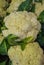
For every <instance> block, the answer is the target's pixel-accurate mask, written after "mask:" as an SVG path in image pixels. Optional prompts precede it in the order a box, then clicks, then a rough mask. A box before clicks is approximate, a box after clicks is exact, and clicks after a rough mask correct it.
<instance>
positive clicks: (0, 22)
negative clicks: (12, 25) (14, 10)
mask: <svg viewBox="0 0 44 65" xmlns="http://www.w3.org/2000/svg"><path fill="white" fill-rule="evenodd" d="M3 20H4V17H1V16H0V33H1V32H2V30H4V29H7V28H6V26H5V23H4V21H3Z"/></svg>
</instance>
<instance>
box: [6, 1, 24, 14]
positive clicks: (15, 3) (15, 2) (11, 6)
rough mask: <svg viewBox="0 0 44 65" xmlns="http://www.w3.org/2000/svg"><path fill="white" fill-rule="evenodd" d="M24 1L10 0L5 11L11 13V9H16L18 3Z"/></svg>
mask: <svg viewBox="0 0 44 65" xmlns="http://www.w3.org/2000/svg"><path fill="white" fill-rule="evenodd" d="M24 1H25V0H12V1H11V3H10V6H9V8H8V9H7V12H9V13H11V12H13V11H16V10H17V9H18V7H19V5H20V4H21V3H22V2H24Z"/></svg>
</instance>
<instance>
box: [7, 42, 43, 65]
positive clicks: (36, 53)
mask: <svg viewBox="0 0 44 65" xmlns="http://www.w3.org/2000/svg"><path fill="white" fill-rule="evenodd" d="M8 56H9V58H10V60H11V61H12V65H41V63H42V56H43V51H42V49H41V48H40V46H39V44H38V43H37V42H33V43H28V44H27V46H26V48H25V49H24V50H23V51H22V50H21V47H20V46H13V47H10V49H9V51H8Z"/></svg>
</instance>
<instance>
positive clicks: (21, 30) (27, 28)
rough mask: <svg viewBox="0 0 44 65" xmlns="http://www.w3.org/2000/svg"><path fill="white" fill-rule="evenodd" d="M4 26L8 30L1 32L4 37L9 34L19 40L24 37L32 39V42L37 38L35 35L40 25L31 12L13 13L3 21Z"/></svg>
mask: <svg viewBox="0 0 44 65" xmlns="http://www.w3.org/2000/svg"><path fill="white" fill-rule="evenodd" d="M4 22H5V26H6V27H7V28H8V30H3V31H2V33H3V35H4V37H6V36H8V35H9V34H14V35H16V36H18V37H19V38H20V39H24V38H26V37H31V36H32V37H33V40H35V39H36V38H37V34H38V32H39V31H40V29H41V24H40V23H39V21H38V20H37V17H36V16H35V14H34V13H31V12H29V13H28V12H26V11H23V12H13V13H11V14H10V15H9V16H7V17H5V19H4Z"/></svg>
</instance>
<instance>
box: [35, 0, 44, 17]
mask: <svg viewBox="0 0 44 65" xmlns="http://www.w3.org/2000/svg"><path fill="white" fill-rule="evenodd" d="M43 10H44V0H43V3H42V4H41V3H36V8H35V13H36V14H37V16H39V15H40V13H41V12H42V11H43Z"/></svg>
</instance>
